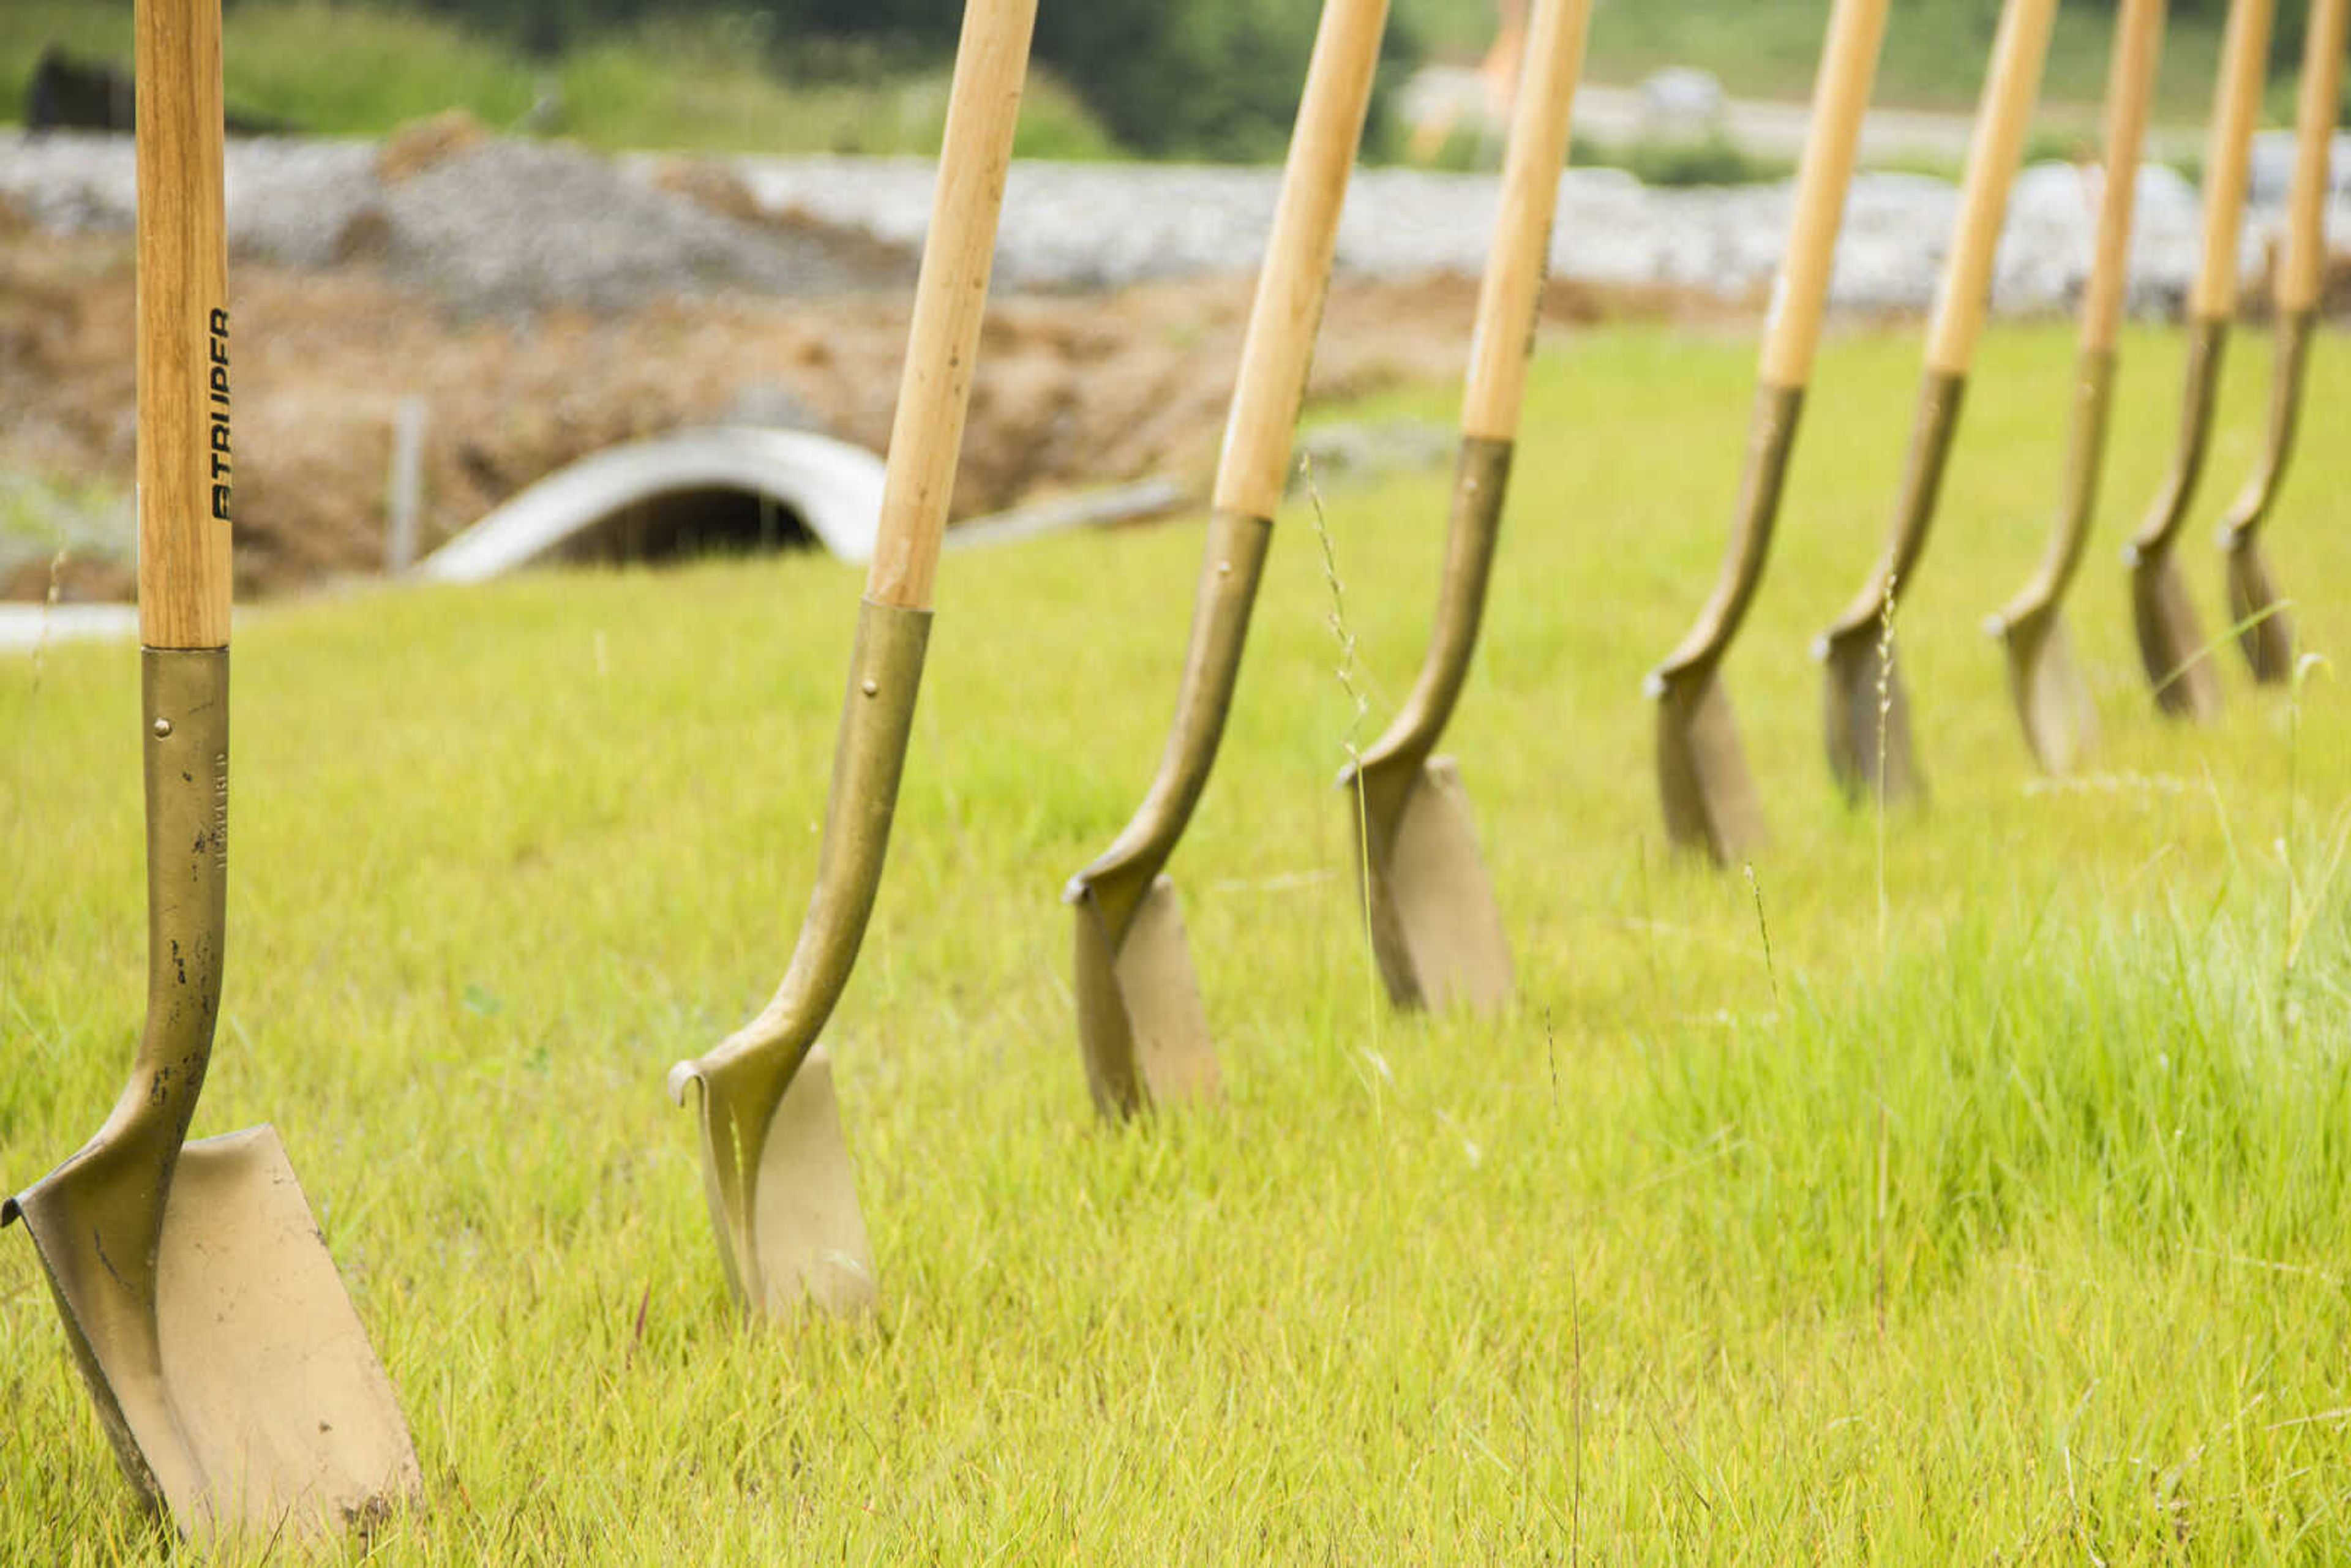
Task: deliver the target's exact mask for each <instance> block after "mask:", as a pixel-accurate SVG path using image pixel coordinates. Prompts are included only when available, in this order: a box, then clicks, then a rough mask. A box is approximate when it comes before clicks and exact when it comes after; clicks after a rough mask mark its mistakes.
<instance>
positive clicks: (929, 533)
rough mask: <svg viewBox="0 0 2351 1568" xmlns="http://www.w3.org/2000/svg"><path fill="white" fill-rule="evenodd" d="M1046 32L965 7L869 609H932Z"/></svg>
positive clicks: (993, 5) (998, 8)
mask: <svg viewBox="0 0 2351 1568" xmlns="http://www.w3.org/2000/svg"><path fill="white" fill-rule="evenodd" d="M1036 27H1037V0H967V4H966V5H965V6H964V13H963V38H962V41H961V43H960V44H959V45H958V46H957V47H956V70H955V86H954V89H953V90H952V91H951V93H950V94H949V96H948V99H947V123H946V137H945V140H944V141H943V144H942V146H941V149H940V152H939V173H938V188H937V190H936V192H935V194H934V196H933V198H932V203H931V228H930V236H929V238H928V240H927V241H926V242H925V245H924V247H923V269H922V276H921V277H920V278H918V279H917V281H916V283H915V286H914V327H913V329H912V330H911V331H910V332H909V333H908V334H907V342H906V364H905V369H904V371H903V372H902V373H901V376H900V379H899V383H898V412H897V416H896V419H895V422H894V423H893V424H892V426H891V431H890V470H889V475H888V477H887V478H886V479H885V480H884V481H883V490H882V523H881V528H880V531H879V533H878V534H877V536H876V537H875V539H874V542H873V565H872V570H870V571H869V573H868V574H867V577H866V581H865V596H866V598H867V599H869V600H871V601H872V602H874V603H876V604H883V605H888V606H890V607H892V608H893V609H899V610H928V609H929V608H930V607H931V596H932V592H933V589H934V587H935V584H936V581H937V579H938V565H939V540H940V538H941V536H942V535H943V534H945V533H946V525H947V506H948V503H949V502H950V500H951V499H952V498H953V497H954V493H955V476H956V461H957V459H958V458H959V457H960V455H961V454H962V451H963V429H964V421H965V418H966V416H967V415H968V414H969V413H970V411H971V382H972V370H973V366H974V363H975V361H977V359H978V356H979V329H980V324H981V321H982V319H984V318H985V316H986V314H987V282H988V277H989V274H990V273H991V272H992V271H993V269H994V266H995V261H996V230H997V223H998V218H999V217H1000V216H1001V215H1002V214H1003V211H1004V183H1005V179H1006V177H1007V176H1008V173H1009V172H1010V171H1011V167H1012V137H1013V133H1014V131H1017V130H1018V129H1019V123H1020V93H1021V88H1022V86H1023V84H1024V83H1025V82H1026V80H1027V78H1028V72H1029V40H1030V38H1031V37H1032V36H1033V35H1034V34H1035V32H1036Z"/></svg>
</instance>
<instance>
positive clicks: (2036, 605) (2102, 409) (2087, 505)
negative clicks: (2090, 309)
mask: <svg viewBox="0 0 2351 1568" xmlns="http://www.w3.org/2000/svg"><path fill="white" fill-rule="evenodd" d="M2115 365H2116V359H2115V352H2114V350H2111V349H2085V350H2083V352H2082V359H2081V363H2080V365H2079V366H2078V367H2077V369H2076V371H2075V372H2074V423H2073V426H2072V432H2071V434H2070V436H2069V439H2068V446H2067V453H2066V460H2065V497H2064V506H2063V507H2062V508H2061V509H2060V510H2059V512H2058V514H2057V520H2056V525H2055V527H2054V528H2053V529H2052V530H2051V532H2050V536H2049V551H2048V554H2047V555H2046V556H2045V557H2043V559H2042V563H2041V569H2040V570H2038V571H2037V572H2035V573H2034V574H2033V577H2032V581H2031V582H2029V583H2027V584H2026V585H2025V587H2024V588H2023V589H2022V591H2020V592H2019V593H2018V594H2017V596H2016V597H2015V598H2014V599H2012V600H2011V601H2009V602H2008V604H2007V606H2006V607H2005V608H2003V609H2002V610H2001V612H1999V613H1998V614H1996V615H1994V616H1992V617H1991V620H1990V621H1989V622H1986V623H1985V628H1984V629H1985V631H1986V632H1989V633H1990V634H1991V635H1992V636H1995V637H1999V636H2013V635H2015V634H2017V633H2018V632H2019V631H2020V629H2022V628H2027V627H2030V626H2031V625H2032V624H2033V623H2034V622H2043V621H2046V620H2048V619H2049V618H2050V617H2052V616H2053V615H2055V614H2056V612H2057V610H2058V607H2059V606H2060V605H2061V604H2063V603H2064V599H2065V592H2066V590H2068V589H2069V588H2071V587H2072V586H2073V584H2074V575H2075V574H2076V573H2077V572H2078V571H2080V570H2081V566H2082V558H2083V556H2084V555H2085V553H2087V551H2088V549H2089V544H2090V528H2091V525H2092V524H2093V523H2094V522H2095V520H2096V517H2097V509H2098V481H2099V478H2100V476H2101V475H2102V474H2103V472H2104V471H2105V455H2106V433H2107V430H2108V429H2109V428H2110V426H2111V425H2112V423H2113V420H2112V418H2111V415H2112V413H2113V411H2114V402H2115Z"/></svg>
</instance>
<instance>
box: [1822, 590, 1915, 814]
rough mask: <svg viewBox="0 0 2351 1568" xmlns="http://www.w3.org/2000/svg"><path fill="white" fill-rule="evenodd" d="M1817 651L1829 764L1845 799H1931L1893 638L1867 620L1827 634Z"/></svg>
mask: <svg viewBox="0 0 2351 1568" xmlns="http://www.w3.org/2000/svg"><path fill="white" fill-rule="evenodd" d="M1813 652H1814V653H1816V654H1817V655H1818V656H1819V658H1820V661H1821V667H1822V669H1823V673H1824V674H1825V677H1826V679H1825V683H1824V695H1825V698H1826V704H1825V717H1826V719H1827V730H1828V753H1829V770H1830V772H1832V773H1834V775H1835V776H1836V781H1837V788H1838V789H1842V790H1843V791H1844V797H1845V800H1847V801H1848V802H1850V803H1851V804H1853V805H1855V806H1864V805H1869V804H1872V803H1875V804H1877V805H1880V806H1895V805H1902V804H1906V803H1908V802H1911V801H1914V800H1925V798H1926V794H1927V780H1926V778H1925V776H1924V775H1923V774H1922V773H1921V772H1920V771H1919V769H1918V763H1917V754H1916V752H1915V751H1914V750H1913V749H1912V747H1911V742H1910V698H1909V695H1908V694H1907V693H1906V692H1905V691H1904V690H1903V688H1902V673H1901V664H1900V660H1899V659H1898V658H1897V657H1896V653H1895V649H1894V643H1893V639H1892V638H1891V637H1889V636H1887V635H1886V632H1884V631H1883V630H1882V629H1878V628H1875V627H1868V626H1864V627H1861V628H1859V629H1857V630H1855V631H1854V632H1848V633H1842V634H1841V633H1834V632H1833V633H1831V634H1830V635H1828V636H1826V637H1823V638H1822V639H1821V641H1820V643H1818V644H1817V645H1816V646H1815V647H1814V649H1813Z"/></svg>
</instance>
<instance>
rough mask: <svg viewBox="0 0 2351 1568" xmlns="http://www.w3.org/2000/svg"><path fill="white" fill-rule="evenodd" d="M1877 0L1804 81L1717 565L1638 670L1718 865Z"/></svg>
mask: <svg viewBox="0 0 2351 1568" xmlns="http://www.w3.org/2000/svg"><path fill="white" fill-rule="evenodd" d="M1886 9H1887V0H1837V5H1836V9H1835V10H1834V12H1833V13H1832V14H1831V16H1830V18H1829V31H1828V40H1827V44H1826V46H1825V47H1824V48H1823V52H1822V56H1821V73H1820V79H1819V80H1818V81H1817V82H1816V83H1815V84H1814V86H1813V123H1812V130H1811V132H1810V133H1809V135H1808V137H1807V139H1806V141H1805V145H1804V161H1803V168H1802V171H1801V172H1800V173H1799V174H1798V176H1797V182H1796V216H1795V223H1794V226H1793V229H1792V232H1791V234H1790V235H1789V238H1788V256H1787V261H1786V263H1785V265H1784V266H1783V267H1782V270H1781V274H1780V279H1779V282H1778V284H1777V285H1776V286H1775V287H1774V289H1773V294H1772V303H1771V318H1770V319H1769V320H1768V321H1767V322H1766V324H1765V327H1764V337H1763V363H1762V370H1761V377H1760V380H1759V384H1758V386H1757V388H1756V395H1755V412H1754V415H1753V417H1752V419H1751V420H1750V426H1749V435H1748V444H1747V461H1746V469H1745V475H1744V476H1743V477H1742V478H1741V480H1740V489H1739V504H1738V511H1737V517H1736V521H1735V523H1734V524H1733V527H1732V528H1731V535H1730V545H1729V550H1728V552H1727V553H1726V555H1725V556H1724V558H1723V563H1722V572H1721V576H1720V578H1719V580H1717V582H1716V584H1715V590H1714V592H1713V595H1712V596H1711V597H1710V598H1709V599H1708V601H1707V603H1706V606H1705V608H1704V609H1702V610H1701V611H1699V612H1698V622H1697V624H1696V625H1694V626H1692V627H1691V629H1690V631H1689V633H1688V635H1687V636H1686V637H1684V638H1683V639H1682V642H1681V644H1680V646H1678V647H1677V648H1676V649H1675V650H1674V652H1673V653H1672V654H1671V655H1670V656H1668V657H1667V660H1666V662H1665V663H1664V664H1661V665H1659V666H1658V667H1657V668H1656V670H1655V671H1654V672H1652V673H1651V674H1650V675H1649V678H1648V681H1647V684H1646V691H1647V694H1648V695H1649V697H1650V698H1651V700H1653V701H1654V702H1656V705H1657V789H1658V793H1659V795H1660V797H1661V798H1662V800H1663V803H1664V806H1665V814H1666V831H1667V836H1668V837H1670V838H1671V839H1672V840H1673V842H1674V844H1675V846H1676V847H1677V849H1682V850H1687V851H1692V852H1697V853H1700V854H1704V855H1706V856H1708V857H1709V858H1710V859H1712V860H1713V861H1714V862H1715V863H1717V864H1718V865H1727V864H1729V863H1731V862H1735V861H1739V860H1743V859H1745V858H1746V857H1747V856H1749V855H1750V854H1752V853H1754V852H1755V851H1756V850H1758V849H1760V848H1761V846H1762V843H1763V840H1764V837H1765V831H1764V824H1763V808H1762V803H1761V800H1760V799H1759V798H1758V796H1757V794H1756V789H1755V779H1754V775H1753V774H1752V773H1751V772H1750V770H1749V768H1748V766H1747V756H1746V752H1745V750H1744V749H1743V748H1742V747H1740V742H1739V726H1738V722H1737V720H1736V718H1735V717H1734V716H1733V715H1732V713H1731V709H1730V698H1729V694H1728V693H1727V692H1726V691H1725V690H1724V689H1723V683H1722V662H1723V660H1724V658H1726V657H1727V656H1728V655H1729V652H1730V644H1731V642H1732V640H1733V639H1734V638H1736V637H1737V636H1738V634H1739V629H1740V626H1741V625H1742V624H1744V623H1745V622H1746V619H1747V612H1748V610H1749V608H1750V606H1751V605H1752V604H1753V603H1754V601H1755V595H1756V592H1757V591H1758V590H1760V589H1761V587H1762V585H1763V569H1764V566H1765V563H1766V562H1767V561H1768V560H1769V559H1770V556H1771V534H1772V529H1773V528H1774V526H1775V525H1776V523H1777V522H1778V519H1779V516H1780V501H1781V497H1782V495H1783V494H1784V493H1785V490H1786V487H1787V478H1788V465H1789V462H1790V460H1791V458H1792V456H1793V455H1794V453H1795V448H1796V433H1797V429H1798V427H1799V425H1800V424H1801V423H1802V415H1803V408H1804V391H1805V388H1806V387H1807V386H1808V385H1810V383H1811V381H1812V374H1813V357H1814V355H1815V354H1816V352H1817V351H1818V350H1819V347H1820V338H1821V321H1822V318H1823V315H1825V313H1826V311H1827V308H1828V291H1829V277H1830V275H1831V272H1832V271H1833V269H1834V265H1835V261H1836V246H1837V235H1838V233H1839V231H1840V229H1841V228H1842V227H1843V225H1844V208H1845V197H1846V194H1847V193H1848V192H1849V191H1850V189H1851V188H1852V185H1853V171H1854V164H1855V160H1856V158H1857V157H1858V154H1859V152H1860V146H1861V125H1862V120H1863V117H1864V116H1865V114H1866V112H1867V110H1868V108H1869V92H1870V86H1871V83H1872V81H1873V80H1874V79H1875V78H1876V74H1877V57H1878V54H1879V52H1880V50H1881V48H1882V47H1883V46H1884V44H1885V41H1886Z"/></svg>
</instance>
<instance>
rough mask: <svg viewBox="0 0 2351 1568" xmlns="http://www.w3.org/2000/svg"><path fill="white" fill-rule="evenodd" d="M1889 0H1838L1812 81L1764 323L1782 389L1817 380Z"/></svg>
mask: <svg viewBox="0 0 2351 1568" xmlns="http://www.w3.org/2000/svg"><path fill="white" fill-rule="evenodd" d="M1886 5H1887V0H1837V3H1836V9H1835V11H1834V12H1833V13H1832V14H1831V15H1830V17H1829V32H1828V46H1827V47H1826V48H1825V49H1824V50H1823V52H1822V55H1821V72H1820V77H1819V79H1818V80H1817V81H1816V82H1815V83H1814V84H1813V125H1812V131H1811V132H1810V134H1809V135H1808V136H1807V137H1806V138H1805V141H1804V162H1803V168H1802V171H1801V172H1799V173H1798V174H1797V176H1796V215H1795V222H1794V224H1793V225H1792V227H1791V230H1790V233H1789V236H1788V255H1787V259H1786V260H1785V261H1784V262H1782V265H1781V267H1780V277H1779V279H1778V280H1777V281H1776V282H1775V283H1774V284H1773V285H1772V290H1771V315H1770V317H1769V319H1767V320H1766V321H1765V323H1764V327H1763V382H1764V384H1765V385H1766V386H1769V387H1771V388H1774V389H1776V390H1778V391H1781V392H1794V391H1797V390H1799V389H1801V388H1802V387H1803V386H1805V385H1807V384H1808V383H1809V382H1811V381H1812V379H1813V354H1814V353H1815V352H1817V351H1818V350H1819V348H1820V342H1821V319H1822V317H1823V315H1824V314H1825V313H1826V311H1827V309H1828V302H1829V280H1830V278H1831V277H1832V276H1833V275H1834V273H1835V270H1836V247H1837V235H1838V233H1839V232H1840V231H1841V230H1842V229H1843V228H1844V204H1845V196H1846V194H1847V193H1849V192H1850V191H1851V190H1852V189H1853V169H1854V163H1855V160H1856V159H1857V158H1858V157H1859V156H1860V152H1861V122H1862V119H1863V117H1864V116H1865V115H1866V114H1867V113H1868V112H1869V94H1870V89H1872V88H1873V87H1874V86H1875V85H1876V79H1877V57H1878V53H1879V51H1880V49H1881V47H1883V46H1884V44H1885V42H1886Z"/></svg>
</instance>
